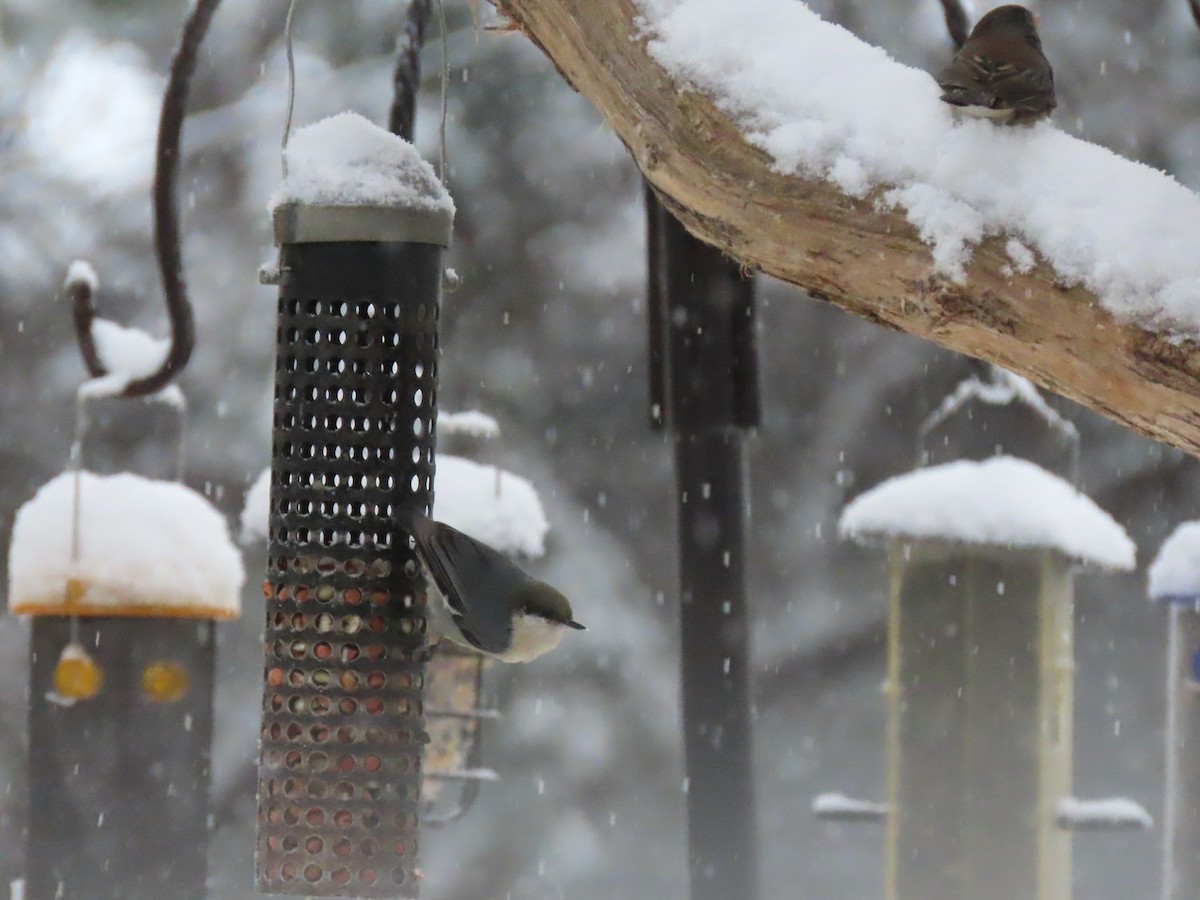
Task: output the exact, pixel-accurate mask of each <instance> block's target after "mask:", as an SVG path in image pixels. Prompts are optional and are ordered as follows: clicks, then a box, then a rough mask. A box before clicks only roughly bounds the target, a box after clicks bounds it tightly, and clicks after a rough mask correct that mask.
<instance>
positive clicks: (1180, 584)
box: [1146, 522, 1200, 604]
mask: <svg viewBox="0 0 1200 900" xmlns="http://www.w3.org/2000/svg"><path fill="white" fill-rule="evenodd" d="M1146 574H1147V593H1148V594H1149V595H1150V599H1151V600H1157V601H1158V602H1160V603H1187V604H1193V603H1196V602H1197V601H1200V522H1184V523H1183V524H1182V525H1180V526H1179V527H1178V528H1176V529H1175V530H1174V531H1173V532H1171V536H1170V537H1168V538H1167V539H1166V540H1165V541H1163V545H1162V546H1161V547H1159V548H1158V555H1157V556H1156V557H1154V562H1152V563H1150V569H1149V571H1148V572H1147V573H1146Z"/></svg>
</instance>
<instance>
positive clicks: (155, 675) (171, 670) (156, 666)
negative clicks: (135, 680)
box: [142, 661, 188, 703]
mask: <svg viewBox="0 0 1200 900" xmlns="http://www.w3.org/2000/svg"><path fill="white" fill-rule="evenodd" d="M187 689H188V677H187V672H185V671H184V669H183V666H181V665H179V663H173V662H163V661H159V662H153V663H150V665H148V666H146V668H145V669H143V670H142V693H143V694H145V695H146V697H147V698H148V699H150V700H153V701H155V702H157V703H174V702H175V701H177V700H182V699H183V695H184V694H186V693H187Z"/></svg>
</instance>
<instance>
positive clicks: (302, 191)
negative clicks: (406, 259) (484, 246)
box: [268, 112, 454, 244]
mask: <svg viewBox="0 0 1200 900" xmlns="http://www.w3.org/2000/svg"><path fill="white" fill-rule="evenodd" d="M285 156H286V158H287V176H286V177H285V178H284V179H283V183H282V184H280V186H279V187H278V189H276V191H275V193H274V194H272V195H271V199H270V202H269V203H268V209H269V211H270V212H271V214H272V216H273V217H274V218H275V221H276V232H277V234H276V237H277V238H278V239H280V240H281V242H289V241H297V240H299V241H304V240H314V239H321V240H369V239H375V240H409V241H416V242H421V243H442V244H444V243H447V242H448V241H449V231H450V226H451V224H452V223H453V221H454V201H453V200H452V199H451V198H450V194H449V192H447V190H446V187H445V185H443V184H442V182H441V181H440V180H439V179H438V177H437V174H436V173H435V172H434V171H433V167H432V166H431V165H429V163H427V162H426V161H425V160H424V159H422V158H421V155H420V154H419V153H418V152H417V149H416V148H415V147H414V146H413V145H412V144H410V143H409V142H408V141H406V140H404V139H403V138H401V137H398V136H397V135H394V134H392V133H391V132H390V131H388V130H387V129H385V128H380V127H379V126H378V125H376V124H374V123H373V122H371V121H369V120H367V119H366V118H364V117H363V116H360V115H359V114H358V113H353V112H343V113H338V114H337V115H335V116H330V117H329V118H326V119H322V120H321V121H319V122H315V123H313V124H312V125H307V126H305V127H303V128H300V129H298V130H297V131H296V133H295V134H294V135H292V137H291V140H290V141H289V143H288V148H287V150H286V152H285ZM312 207H316V208H321V209H325V210H329V209H334V210H339V211H340V212H341V213H342V215H341V219H342V220H344V221H349V222H352V223H354V225H353V226H352V227H355V228H360V229H361V228H362V227H363V226H362V225H361V224H360V223H362V222H364V221H365V222H367V223H368V226H367V227H371V228H375V229H376V230H378V229H379V227H380V222H381V221H382V222H385V223H387V222H389V221H390V222H392V223H395V222H397V221H398V222H399V226H396V225H395V224H393V226H392V227H393V228H398V231H397V233H395V234H390V233H383V234H379V235H350V236H339V235H337V234H334V235H322V236H321V237H320V238H308V237H305V236H303V235H301V236H300V237H299V238H297V237H296V236H295V235H285V236H284V238H281V237H280V234H279V232H280V223H281V217H282V221H284V222H287V215H288V214H290V215H292V216H294V215H295V212H294V210H295V208H301V209H306V208H312ZM371 211H380V213H383V214H387V213H390V214H391V218H390V220H389V219H387V218H384V217H383V216H375V217H368V218H364V216H365V215H366V214H367V213H369V212H371ZM397 216H399V219H397ZM323 224H326V223H323ZM303 227H304V226H301V230H303ZM336 227H337V228H338V229H339V230H345V228H346V227H347V226H346V225H344V224H340V223H339V224H338V225H337V226H336ZM385 227H386V226H385ZM288 230H290V231H296V230H297V226H296V225H295V223H290V225H289V228H288Z"/></svg>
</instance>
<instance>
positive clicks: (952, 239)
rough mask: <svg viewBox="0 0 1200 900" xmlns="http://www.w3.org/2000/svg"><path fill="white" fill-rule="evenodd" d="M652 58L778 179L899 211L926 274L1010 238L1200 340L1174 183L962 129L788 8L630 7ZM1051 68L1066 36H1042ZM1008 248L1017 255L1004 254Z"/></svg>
mask: <svg viewBox="0 0 1200 900" xmlns="http://www.w3.org/2000/svg"><path fill="white" fill-rule="evenodd" d="M639 6H640V7H641V9H642V11H643V13H644V20H643V26H644V31H645V33H646V35H647V36H648V37H649V39H650V42H649V50H650V53H651V54H652V55H653V57H654V58H655V59H656V60H657V61H658V62H659V63H660V64H661V65H662V66H663V67H664V68H665V69H666V70H667V71H668V72H669V73H670V74H671V76H672V77H673V78H674V79H675V80H676V81H678V82H680V83H681V84H682V85H685V86H688V87H691V88H694V89H696V90H700V91H703V92H704V93H706V94H707V95H709V96H711V97H712V98H713V100H714V102H715V103H716V104H717V105H718V106H719V107H720V108H721V109H722V110H723V111H724V112H725V113H726V114H727V115H729V116H730V117H731V118H732V119H733V120H734V121H735V122H736V123H737V124H738V126H739V127H740V128H741V130H742V132H743V133H744V135H745V137H746V139H747V141H748V142H749V143H751V144H752V145H754V146H756V147H758V148H760V149H762V150H763V151H765V152H766V153H767V154H768V155H769V156H770V158H771V160H772V164H773V167H774V168H775V169H776V170H777V171H779V172H781V173H785V174H797V175H803V176H805V177H820V178H824V179H826V180H828V181H830V182H832V183H834V184H836V185H837V186H838V187H839V188H840V189H841V190H842V191H844V192H845V193H847V194H849V195H850V196H853V197H866V196H868V195H869V194H870V193H871V192H872V191H876V190H878V193H876V195H875V197H876V202H878V203H880V204H883V205H885V206H893V207H900V208H902V209H903V210H904V211H905V213H906V215H907V216H908V219H909V221H911V222H912V223H913V225H914V226H915V227H916V228H917V229H918V231H919V233H920V235H921V238H922V240H924V241H925V242H926V243H927V244H929V245H930V246H931V248H932V255H933V260H934V264H935V266H936V268H937V269H938V270H940V271H941V272H943V273H945V274H947V275H949V276H951V277H953V278H956V279H962V278H964V277H965V275H966V266H967V264H968V263H969V261H970V258H971V253H972V248H973V246H974V245H975V244H977V243H978V242H979V241H980V240H981V239H982V238H984V237H985V236H987V235H993V234H995V235H1007V236H1009V237H1011V238H1015V239H1017V241H1018V244H1019V245H1020V247H1021V248H1022V249H1017V245H1014V244H1013V243H1011V242H1010V243H1009V244H1008V252H1009V254H1010V255H1011V256H1013V257H1014V259H1013V262H1014V268H1016V269H1018V270H1020V269H1021V268H1023V267H1025V266H1026V265H1029V264H1031V263H1032V260H1033V258H1034V257H1035V256H1036V257H1041V258H1042V259H1044V260H1045V261H1046V263H1047V264H1048V265H1049V266H1050V267H1051V268H1052V269H1053V270H1054V272H1055V273H1056V275H1057V277H1058V279H1059V280H1060V281H1062V282H1063V283H1065V284H1083V285H1084V286H1085V287H1087V289H1088V290H1090V291H1092V292H1093V293H1094V294H1096V295H1097V296H1098V297H1099V298H1100V300H1101V302H1102V303H1103V305H1104V306H1105V308H1106V309H1108V310H1109V311H1110V312H1111V313H1113V314H1114V315H1116V316H1117V317H1118V318H1120V319H1122V320H1133V321H1136V322H1138V323H1139V324H1142V325H1146V326H1150V327H1155V328H1158V329H1161V330H1175V331H1179V332H1184V333H1187V334H1190V335H1197V334H1200V253H1197V252H1196V247H1197V246H1200V198H1198V197H1197V196H1196V195H1195V194H1193V193H1192V192H1191V191H1189V190H1187V189H1186V188H1184V187H1183V186H1182V185H1181V184H1179V183H1178V182H1177V181H1175V180H1174V179H1173V178H1171V177H1170V176H1168V175H1166V174H1164V173H1162V172H1159V171H1157V170H1155V169H1152V168H1150V167H1149V166H1145V165H1142V164H1140V163H1136V162H1132V161H1130V160H1127V159H1124V158H1122V157H1120V156H1118V155H1117V154H1115V153H1113V152H1112V151H1110V150H1107V149H1105V148H1103V147H1099V146H1096V145H1094V144H1089V143H1087V142H1086V141H1082V140H1079V139H1077V138H1073V137H1071V136H1069V135H1067V134H1064V133H1063V132H1061V131H1059V130H1057V129H1056V128H1054V127H1053V126H1052V125H1051V124H1049V123H1047V122H1044V123H1040V124H1039V125H1036V126H1034V127H1031V128H1003V127H996V126H994V125H992V124H991V123H989V122H986V121H980V120H975V121H969V120H968V121H961V122H958V121H956V119H955V117H954V115H953V114H952V112H951V110H950V107H949V106H947V105H946V104H945V103H942V102H941V101H940V100H939V93H940V92H939V89H938V86H937V84H936V83H935V82H934V79H933V78H932V77H931V76H930V74H929V73H927V72H924V71H921V70H919V69H914V68H911V67H909V66H905V65H902V64H900V63H898V62H896V61H895V60H893V59H892V58H891V57H889V56H888V55H887V53H886V52H885V51H883V50H881V49H880V48H878V47H872V46H870V45H868V44H865V43H863V42H862V41H861V40H859V39H858V38H856V37H855V36H854V35H852V34H851V33H850V32H849V31H846V30H845V29H844V28H842V27H840V26H838V25H834V24H831V23H829V22H825V21H822V20H821V18H820V17H819V16H817V14H816V13H814V12H813V11H812V10H810V9H809V8H808V7H806V6H805V5H804V4H803V3H798V2H796V0H741V2H738V3H730V2H728V0H639ZM1042 37H1043V39H1044V40H1045V42H1046V47H1047V53H1048V55H1049V57H1050V60H1051V62H1054V59H1055V48H1056V46H1062V45H1063V44H1065V42H1066V41H1067V40H1068V39H1069V35H1061V34H1043V35H1042ZM1014 250H1016V252H1015V253H1014V252H1013V251H1014Z"/></svg>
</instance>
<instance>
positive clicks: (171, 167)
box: [67, 0, 221, 397]
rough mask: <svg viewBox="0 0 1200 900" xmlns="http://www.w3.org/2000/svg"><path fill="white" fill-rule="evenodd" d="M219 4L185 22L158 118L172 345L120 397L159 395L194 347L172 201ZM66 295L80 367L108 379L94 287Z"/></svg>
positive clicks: (161, 244) (161, 235) (161, 242)
mask: <svg viewBox="0 0 1200 900" xmlns="http://www.w3.org/2000/svg"><path fill="white" fill-rule="evenodd" d="M220 2H221V0H196V4H195V6H194V7H193V8H192V12H191V15H190V16H189V17H188V20H187V22H185V23H184V26H183V34H182V35H181V36H180V39H179V46H178V48H177V49H176V51H175V58H174V59H173V60H172V61H171V72H170V76H169V78H168V80H167V89H166V92H165V93H164V94H163V105H162V112H161V114H160V116H159V120H158V144H157V147H156V149H155V165H154V192H153V205H154V250H155V254H156V256H157V257H158V266H159V270H160V272H161V273H162V282H163V293H164V295H165V299H166V304H167V317H168V319H169V320H170V323H171V346H170V349H169V350H168V351H167V355H166V356H165V357H164V358H163V361H162V364H161V365H160V366H159V368H158V371H157V372H153V373H151V374H150V375H147V376H145V377H144V378H138V379H135V380H133V381H131V382H130V383H129V384H127V385H126V386H125V389H124V390H123V391H122V392H121V396H123V397H145V396H148V395H150V394H154V393H157V392H158V391H161V390H162V389H163V388H165V387H166V386H167V385H168V384H170V383H171V381H172V379H174V378H175V376H176V375H178V374H179V373H180V372H181V371H183V368H184V366H186V365H187V363H188V360H189V359H190V358H191V356H192V348H193V346H195V343H196V331H195V322H194V319H193V316H192V305H191V302H190V301H189V300H188V296H187V286H186V284H185V283H184V280H183V254H182V251H181V249H180V240H179V203H178V200H177V198H176V185H177V182H178V180H179V142H180V136H181V134H182V132H183V119H184V115H185V114H186V111H187V99H188V91H189V89H190V87H191V80H192V73H193V72H194V71H195V69H196V57H197V55H198V53H199V51H200V44H201V43H202V42H203V41H204V36H205V34H207V33H208V26H209V24H210V23H211V22H212V17H213V14H214V13H215V12H216V11H217V6H218V5H219V4H220ZM67 293H68V294H69V296H70V297H71V302H72V317H73V319H74V322H75V337H76V339H77V340H78V342H79V351H80V353H81V354H82V355H83V362H84V365H85V366H86V367H87V370H88V373H89V374H90V375H91V376H92V377H94V378H98V377H101V376H104V375H107V374H108V370H107V369H106V368H105V366H104V363H103V361H102V360H101V359H100V355H99V353H98V352H97V349H96V342H95V339H94V338H93V336H92V322H93V321H94V320H95V318H96V308H95V304H94V303H93V297H92V285H91V283H90V282H89V281H87V280H86V279H82V278H76V279H72V280H71V281H69V282H68V284H67Z"/></svg>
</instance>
